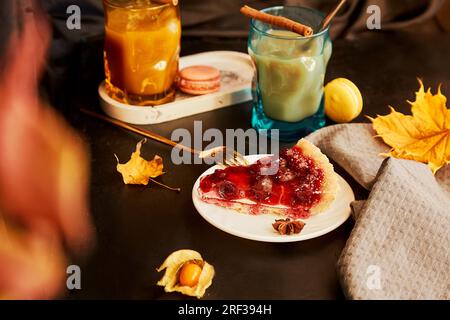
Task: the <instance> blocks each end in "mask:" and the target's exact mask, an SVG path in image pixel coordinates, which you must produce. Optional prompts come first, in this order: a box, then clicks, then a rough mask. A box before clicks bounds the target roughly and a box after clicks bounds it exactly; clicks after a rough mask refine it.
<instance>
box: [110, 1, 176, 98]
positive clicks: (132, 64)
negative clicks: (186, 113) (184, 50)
mask: <svg viewBox="0 0 450 320" xmlns="http://www.w3.org/2000/svg"><path fill="white" fill-rule="evenodd" d="M103 5H104V9H105V47H104V64H105V76H106V90H107V92H108V94H109V95H110V96H111V97H112V98H114V99H116V100H118V101H120V102H124V103H127V104H131V105H142V106H145V105H158V104H162V103H166V102H169V101H172V100H173V99H174V98H175V84H174V82H175V77H176V75H177V72H178V59H179V54H180V38H181V23H180V12H179V8H178V5H173V4H172V3H171V2H170V1H169V3H166V4H161V3H156V2H155V1H150V0H103Z"/></svg>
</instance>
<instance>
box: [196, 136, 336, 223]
mask: <svg viewBox="0 0 450 320" xmlns="http://www.w3.org/2000/svg"><path fill="white" fill-rule="evenodd" d="M273 165H277V166H278V170H276V173H275V174H272V175H268V174H267V168H268V166H273ZM337 189H338V185H337V176H336V174H335V172H334V169H333V165H332V164H331V163H330V162H329V160H328V158H327V157H326V156H325V155H324V154H323V153H322V152H321V151H320V150H319V148H317V147H316V146H314V145H313V144H311V143H310V142H308V141H307V140H304V139H302V140H300V141H299V142H298V143H297V145H295V146H294V147H292V148H290V149H284V150H282V151H281V152H280V154H279V156H270V157H266V158H263V159H260V160H259V161H257V162H256V163H254V164H251V165H249V166H230V167H226V168H224V169H217V170H216V171H215V172H214V173H212V174H210V175H207V176H205V177H203V178H202V179H201V180H200V187H199V190H198V191H199V194H200V197H201V199H202V200H203V201H205V202H207V203H211V204H216V205H219V206H223V207H227V208H230V209H234V210H238V211H240V212H243V213H250V214H266V213H274V214H279V215H283V216H288V217H291V218H294V219H298V218H303V219H305V218H308V217H309V216H310V215H314V214H317V213H320V212H322V211H324V210H326V209H327V208H328V207H329V206H330V204H331V203H332V202H333V200H334V199H335V197H336V193H337Z"/></svg>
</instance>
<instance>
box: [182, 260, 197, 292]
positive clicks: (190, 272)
mask: <svg viewBox="0 0 450 320" xmlns="http://www.w3.org/2000/svg"><path fill="white" fill-rule="evenodd" d="M201 273H202V268H201V267H200V266H199V265H198V264H196V263H193V262H188V263H185V264H184V266H183V267H182V268H181V271H180V285H182V286H188V287H194V286H195V285H197V283H198V279H199V278H200V274H201Z"/></svg>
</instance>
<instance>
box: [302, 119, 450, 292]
mask: <svg viewBox="0 0 450 320" xmlns="http://www.w3.org/2000/svg"><path fill="white" fill-rule="evenodd" d="M374 136H375V132H374V131H373V129H372V126H371V125H370V124H344V125H335V126H330V127H326V128H324V129H321V130H319V131H317V132H315V133H313V134H311V135H309V136H308V137H307V139H308V140H309V141H311V142H312V143H314V144H316V145H317V146H318V147H319V148H321V149H322V151H323V152H324V153H325V154H327V155H328V156H329V157H330V158H332V159H333V160H334V161H335V162H336V163H338V164H339V165H340V166H341V167H343V168H344V169H345V170H346V171H347V172H349V174H350V175H352V176H353V177H354V178H355V180H356V181H357V182H358V183H360V184H361V185H362V186H363V187H365V188H367V189H369V190H370V195H369V198H368V199H367V200H366V201H356V202H354V203H353V204H352V209H353V214H354V218H355V227H354V229H353V231H352V233H351V235H350V238H349V239H348V241H347V244H346V246H345V248H344V250H343V252H342V254H341V257H340V258H339V261H338V274H339V278H340V281H341V285H342V288H343V290H344V293H345V295H346V297H347V298H349V299H450V165H447V166H446V167H444V168H442V169H440V170H439V171H438V172H437V174H436V175H433V174H432V172H431V170H430V169H429V168H428V166H427V165H425V164H422V163H418V162H415V161H409V160H400V159H394V158H388V159H385V158H383V157H382V156H380V153H383V152H385V151H387V150H389V147H388V146H386V145H385V144H384V143H383V142H382V141H381V139H378V138H375V137H374Z"/></svg>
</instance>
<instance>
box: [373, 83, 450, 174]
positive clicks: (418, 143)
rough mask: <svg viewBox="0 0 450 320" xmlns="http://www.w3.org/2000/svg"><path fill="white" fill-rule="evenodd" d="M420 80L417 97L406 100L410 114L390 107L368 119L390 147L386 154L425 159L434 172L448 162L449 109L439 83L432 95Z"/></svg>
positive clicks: (449, 158) (421, 160)
mask: <svg viewBox="0 0 450 320" xmlns="http://www.w3.org/2000/svg"><path fill="white" fill-rule="evenodd" d="M419 83H420V89H419V91H418V92H416V101H414V102H409V101H408V102H409V103H410V104H411V112H412V116H409V115H404V114H402V113H400V112H397V111H395V109H394V108H392V107H390V109H391V113H390V114H388V115H386V116H377V117H376V118H375V119H373V118H370V119H371V120H372V122H373V128H374V129H375V131H376V132H377V134H378V136H379V137H381V138H382V139H383V141H384V142H385V143H386V144H388V145H389V146H391V147H392V149H391V151H390V152H389V153H388V154H386V155H387V156H392V157H395V158H403V159H408V160H415V161H419V162H423V163H426V164H428V166H429V167H430V168H431V170H432V171H433V173H436V171H437V170H439V169H440V168H441V167H443V166H444V165H446V164H447V163H450V112H449V109H447V106H446V103H447V98H446V97H445V96H444V95H443V94H442V93H441V88H440V87H439V89H438V93H437V94H435V95H433V94H432V93H431V89H428V90H427V91H426V92H425V89H424V86H423V83H422V81H421V80H419Z"/></svg>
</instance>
